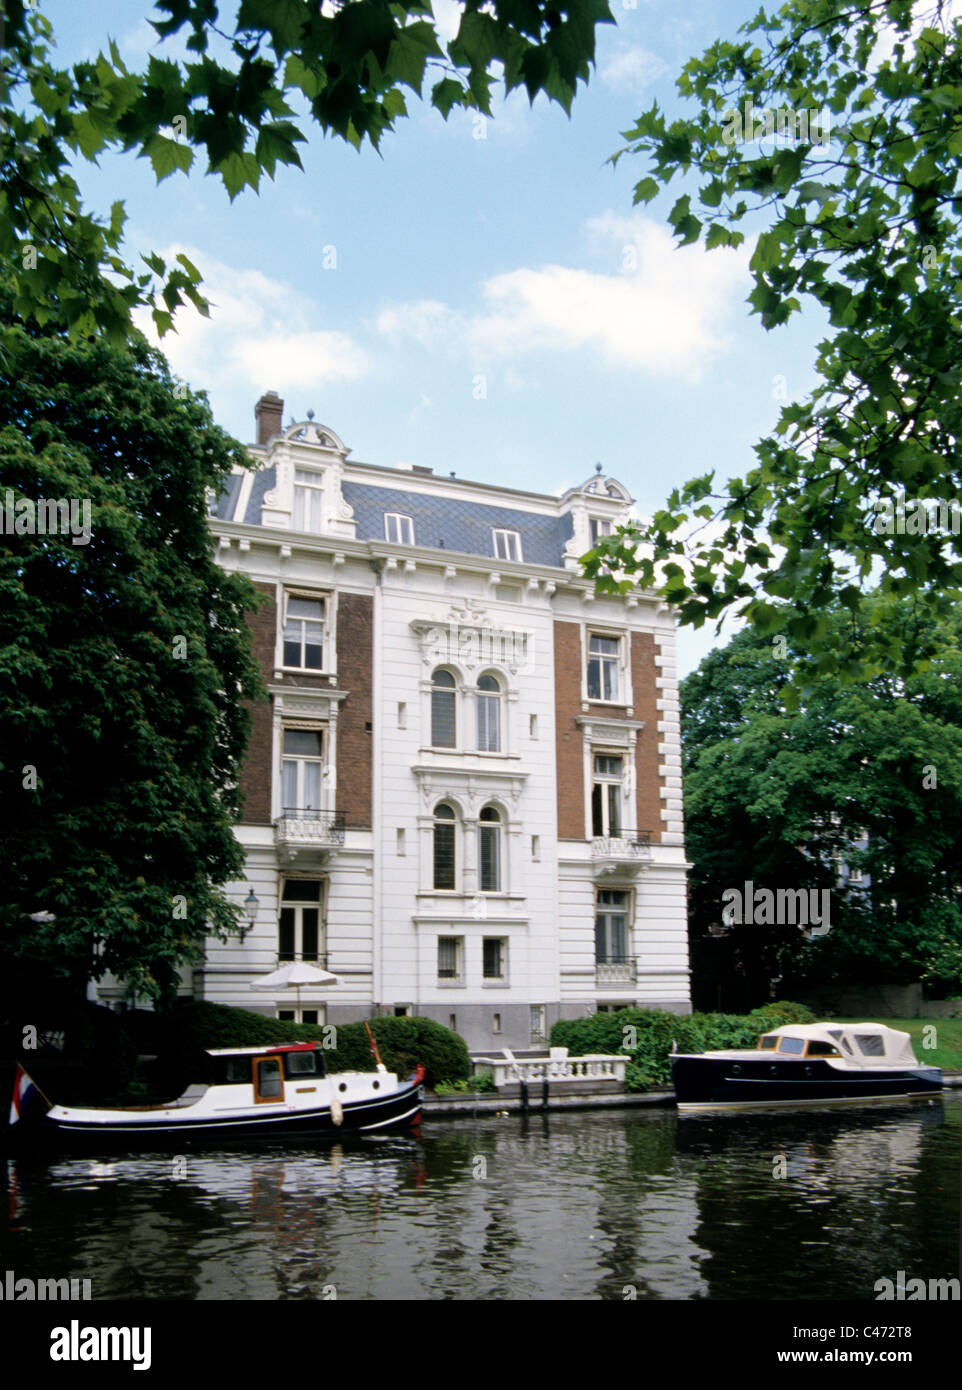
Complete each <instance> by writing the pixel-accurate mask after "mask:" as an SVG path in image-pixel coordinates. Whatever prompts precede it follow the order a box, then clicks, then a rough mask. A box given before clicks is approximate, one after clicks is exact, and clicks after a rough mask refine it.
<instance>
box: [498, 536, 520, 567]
mask: <svg viewBox="0 0 962 1390" xmlns="http://www.w3.org/2000/svg"><path fill="white" fill-rule="evenodd" d="M494 554H495V558H496V559H498V560H519V561H520V559H521V537H520V536H519V535H518V532H517V531H495V532H494Z"/></svg>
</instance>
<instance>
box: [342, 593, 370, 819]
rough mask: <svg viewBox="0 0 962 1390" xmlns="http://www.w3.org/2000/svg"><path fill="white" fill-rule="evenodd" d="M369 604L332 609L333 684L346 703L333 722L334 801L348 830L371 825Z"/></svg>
mask: <svg viewBox="0 0 962 1390" xmlns="http://www.w3.org/2000/svg"><path fill="white" fill-rule="evenodd" d="M373 653H374V600H373V598H372V597H371V596H370V595H369V594H340V595H339V596H338V608H337V680H338V685H339V686H340V688H341V689H342V690H346V691H347V699H346V700H344V701H343V702H342V703H341V707H340V711H339V713H338V720H337V797H336V805H337V809H338V810H339V811H343V812H344V818H345V822H346V824H347V825H348V826H354V827H364V828H367V827H369V826H370V825H371V744H372V737H373V736H372V732H371V730H372V719H373V715H372V693H371V682H372V677H373Z"/></svg>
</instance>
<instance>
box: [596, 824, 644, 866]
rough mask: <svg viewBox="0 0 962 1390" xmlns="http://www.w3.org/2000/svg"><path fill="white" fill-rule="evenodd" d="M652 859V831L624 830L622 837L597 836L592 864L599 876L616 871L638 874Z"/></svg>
mask: <svg viewBox="0 0 962 1390" xmlns="http://www.w3.org/2000/svg"><path fill="white" fill-rule="evenodd" d="M650 859H651V831H650V830H623V831H622V832H621V833H620V835H596V836H595V838H594V839H593V840H592V841H591V862H592V865H593V866H594V871H595V874H596V875H597V876H600V875H602V874H612V873H614V872H615V871H616V870H621V871H622V872H625V871H627V872H628V873H629V874H636V873H638V872H639V871H640V870H641V869H642V868H643V867H644V866H645V864H647V863H648V862H649V861H650Z"/></svg>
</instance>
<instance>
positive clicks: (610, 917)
mask: <svg viewBox="0 0 962 1390" xmlns="http://www.w3.org/2000/svg"><path fill="white" fill-rule="evenodd" d="M627 959H628V894H627V893H623V892H621V891H618V890H615V889H612V888H599V889H598V901H597V903H596V906H595V960H596V961H597V962H598V964H599V965H623V964H624V963H625V962H626V961H627Z"/></svg>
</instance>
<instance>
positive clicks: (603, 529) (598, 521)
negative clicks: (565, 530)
mask: <svg viewBox="0 0 962 1390" xmlns="http://www.w3.org/2000/svg"><path fill="white" fill-rule="evenodd" d="M588 524H589V526H590V527H591V544H592V547H594V546H596V545H597V544H598V542H599V540H600V539H601V537H602V536H610V535H611V522H610V521H604V520H603V519H602V518H601V517H600V516H593V517H592V518H591V520H590V522H589V523H588Z"/></svg>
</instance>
